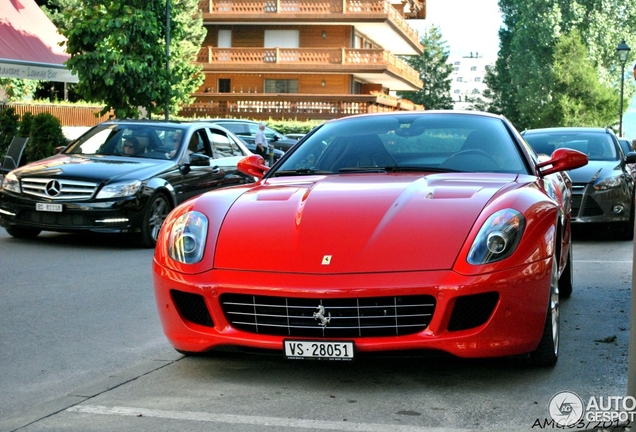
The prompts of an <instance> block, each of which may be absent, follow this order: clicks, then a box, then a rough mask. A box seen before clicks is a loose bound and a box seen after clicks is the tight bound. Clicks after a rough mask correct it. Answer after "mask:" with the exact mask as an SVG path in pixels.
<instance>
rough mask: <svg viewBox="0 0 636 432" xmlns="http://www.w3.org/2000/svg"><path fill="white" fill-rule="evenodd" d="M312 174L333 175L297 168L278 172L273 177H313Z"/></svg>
mask: <svg viewBox="0 0 636 432" xmlns="http://www.w3.org/2000/svg"><path fill="white" fill-rule="evenodd" d="M313 174H333V173H332V172H331V171H324V170H315V169H312V168H298V169H295V170H280V171H276V172H274V173H273V174H272V175H273V176H274V177H279V176H298V175H313Z"/></svg>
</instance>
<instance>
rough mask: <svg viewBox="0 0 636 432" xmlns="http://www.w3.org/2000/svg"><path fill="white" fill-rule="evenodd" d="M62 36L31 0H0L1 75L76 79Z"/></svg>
mask: <svg viewBox="0 0 636 432" xmlns="http://www.w3.org/2000/svg"><path fill="white" fill-rule="evenodd" d="M65 40H66V38H64V36H62V35H61V34H60V33H58V31H57V28H56V27H55V25H54V24H53V23H52V22H51V20H50V19H49V18H48V17H47V16H46V14H45V13H44V12H43V11H42V9H40V7H39V6H38V5H37V4H36V3H35V1H34V0H0V77H9V78H29V79H40V80H45V81H67V82H76V81H77V79H76V78H75V77H74V76H72V75H71V74H70V72H69V71H68V70H66V68H65V66H64V62H65V61H66V60H68V58H69V55H68V54H66V52H65V51H64V48H63V47H61V46H59V42H64V41H65Z"/></svg>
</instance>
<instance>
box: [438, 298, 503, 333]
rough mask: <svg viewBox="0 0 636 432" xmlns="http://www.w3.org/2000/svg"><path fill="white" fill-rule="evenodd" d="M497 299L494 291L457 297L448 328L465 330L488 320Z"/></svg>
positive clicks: (450, 329)
mask: <svg viewBox="0 0 636 432" xmlns="http://www.w3.org/2000/svg"><path fill="white" fill-rule="evenodd" d="M498 301H499V294H498V293H496V292H489V293H483V294H475V295H468V296H462V297H458V298H457V299H456V300H455V307H454V308H453V314H452V315H451V318H450V322H449V323H448V330H449V331H458V330H467V329H471V328H474V327H478V326H480V325H482V324H483V323H485V322H486V321H488V318H490V315H492V312H493V310H494V309H495V306H496V305H497V302H498Z"/></svg>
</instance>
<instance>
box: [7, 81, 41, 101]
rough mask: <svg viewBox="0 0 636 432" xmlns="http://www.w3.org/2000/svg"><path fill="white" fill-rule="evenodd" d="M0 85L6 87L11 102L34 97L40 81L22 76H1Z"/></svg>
mask: <svg viewBox="0 0 636 432" xmlns="http://www.w3.org/2000/svg"><path fill="white" fill-rule="evenodd" d="M0 87H1V88H2V89H4V91H5V93H6V95H7V100H8V101H9V102H18V101H22V100H25V99H32V98H33V94H34V93H35V90H36V89H37V87H38V81H36V80H30V79H20V78H0Z"/></svg>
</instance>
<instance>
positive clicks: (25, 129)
mask: <svg viewBox="0 0 636 432" xmlns="http://www.w3.org/2000/svg"><path fill="white" fill-rule="evenodd" d="M32 124H33V114H31V111H27V112H25V113H24V114H22V119H21V120H20V127H19V128H18V135H17V136H20V137H29V136H31V125H32Z"/></svg>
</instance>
